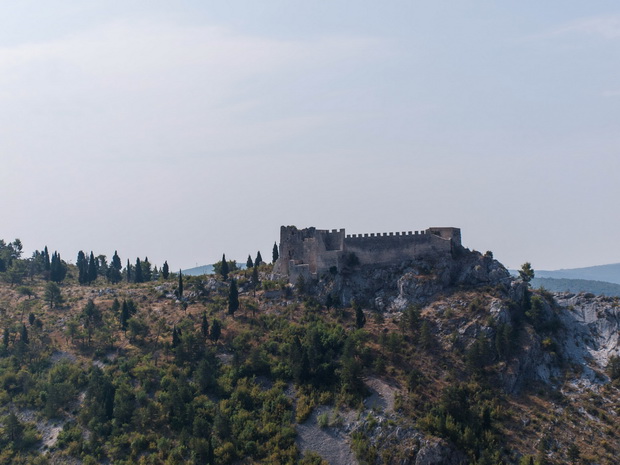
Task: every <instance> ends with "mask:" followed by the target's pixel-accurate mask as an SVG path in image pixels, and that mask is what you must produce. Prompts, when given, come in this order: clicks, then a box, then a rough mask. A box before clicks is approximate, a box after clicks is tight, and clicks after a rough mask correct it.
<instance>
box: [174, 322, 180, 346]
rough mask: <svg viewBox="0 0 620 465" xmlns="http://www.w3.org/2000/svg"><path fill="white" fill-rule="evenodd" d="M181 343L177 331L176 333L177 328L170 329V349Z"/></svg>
mask: <svg viewBox="0 0 620 465" xmlns="http://www.w3.org/2000/svg"><path fill="white" fill-rule="evenodd" d="M180 343H181V338H180V337H179V331H177V327H176V326H174V327H173V328H172V348H173V349H174V348H175V347H177V346H178V345H179V344H180Z"/></svg>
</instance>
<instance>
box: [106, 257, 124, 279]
mask: <svg viewBox="0 0 620 465" xmlns="http://www.w3.org/2000/svg"><path fill="white" fill-rule="evenodd" d="M122 268H123V265H122V264H121V258H120V257H119V256H118V252H117V251H116V250H115V251H114V256H113V257H112V263H110V267H109V268H108V273H107V278H108V281H110V282H111V283H114V284H115V283H118V282H119V281H120V280H121V278H122V275H121V269H122Z"/></svg>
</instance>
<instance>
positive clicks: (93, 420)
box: [0, 250, 620, 465]
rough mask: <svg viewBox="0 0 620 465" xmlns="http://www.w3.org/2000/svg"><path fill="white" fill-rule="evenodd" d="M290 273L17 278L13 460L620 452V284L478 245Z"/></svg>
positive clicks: (10, 431)
mask: <svg viewBox="0 0 620 465" xmlns="http://www.w3.org/2000/svg"><path fill="white" fill-rule="evenodd" d="M271 273H272V270H271V267H270V266H269V265H261V267H260V269H259V271H258V273H255V274H254V278H253V277H252V275H253V270H243V271H236V272H234V273H231V275H230V276H229V277H228V278H227V279H223V277H221V276H214V275H211V276H198V277H185V278H184V280H183V289H182V290H181V289H180V288H179V279H178V276H171V277H170V278H169V279H168V280H164V279H163V278H159V280H158V281H151V282H146V283H138V284H136V283H127V282H124V283H118V284H110V283H108V282H106V281H105V280H104V279H103V278H98V279H97V280H96V281H94V282H93V283H92V284H90V285H80V284H78V283H77V282H76V279H75V278H74V277H72V275H73V276H76V275H77V273H76V272H75V270H72V269H70V270H69V273H68V277H67V278H66V279H65V280H64V281H63V282H62V283H60V286H59V291H60V294H61V298H60V299H59V300H55V301H51V300H50V299H49V293H48V289H49V287H50V284H49V282H48V281H46V280H45V279H43V277H38V276H33V278H32V279H31V280H30V279H29V280H27V281H25V282H23V283H21V285H20V284H11V283H6V284H0V309H1V311H0V324H1V327H2V329H3V334H4V337H3V340H2V346H1V347H0V402H1V404H0V409H1V410H2V411H1V416H0V423H1V429H0V433H1V435H0V463H7V464H8V463H11V464H13V463H17V464H19V463H24V464H25V463H41V464H43V463H76V464H78V463H121V464H124V463H126V464H129V463H141V464H142V463H143V464H159V463H162V464H163V463H166V464H171V463H207V464H215V463H217V464H236V463H239V464H241V463H243V464H253V463H291V464H292V463H300V464H324V463H331V464H355V463H359V464H392V463H397V464H417V465H431V464H465V463H471V464H498V463H505V464H520V463H527V464H529V463H538V464H543V463H549V464H563V463H571V462H572V463H590V464H612V463H616V461H617V454H618V452H620V435H619V433H618V432H617V424H618V415H619V414H620V392H619V390H618V385H619V383H620V381H619V379H620V362H618V361H617V359H616V356H617V355H618V334H619V332H618V331H619V329H620V328H619V327H618V324H619V321H620V319H619V315H618V311H619V310H618V307H619V305H618V300H617V299H608V298H607V299H606V298H596V297H593V296H589V295H585V294H577V295H570V294H563V295H552V294H550V293H548V292H544V291H535V290H532V289H530V287H529V286H528V284H527V283H525V282H522V281H520V280H517V279H513V278H510V277H509V275H508V272H507V271H506V270H505V268H504V267H503V266H502V265H501V264H500V263H498V262H497V261H495V260H493V258H492V256H491V255H490V254H486V255H481V254H479V253H477V252H470V251H466V250H464V251H463V253H462V254H460V255H459V256H457V257H454V258H453V259H451V260H441V261H437V262H433V263H431V262H418V263H416V262H413V263H404V264H402V265H400V266H397V267H387V268H374V269H372V268H356V267H354V266H353V267H351V268H350V269H348V270H343V272H342V273H340V274H329V275H328V276H323V277H321V279H320V280H319V281H317V282H312V283H298V285H297V286H293V285H289V284H286V283H285V282H284V281H278V280H274V279H273V276H272V274H271ZM233 279H234V282H235V284H234V286H233V284H232V280H233ZM255 279H258V280H259V282H258V283H257V282H256V280H255ZM233 287H234V288H235V289H236V291H237V292H238V300H239V306H238V308H237V307H236V306H235V305H233V301H231V299H232V297H231V296H232V295H233V294H234V293H233V291H232V288H233ZM616 365H617V366H616Z"/></svg>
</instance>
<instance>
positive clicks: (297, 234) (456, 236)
mask: <svg viewBox="0 0 620 465" xmlns="http://www.w3.org/2000/svg"><path fill="white" fill-rule="evenodd" d="M458 247H461V230H460V229H459V228H447V227H441V228H428V229H426V230H423V231H402V232H383V233H364V234H348V235H347V234H345V230H344V229H332V230H326V229H316V228H305V229H298V228H296V227H295V226H282V227H281V228H280V254H279V259H278V261H277V262H276V265H275V268H274V272H275V273H277V274H280V275H286V276H288V277H289V280H291V281H295V279H297V278H298V277H299V276H304V277H308V278H312V277H316V276H317V275H318V274H319V273H323V272H326V271H332V270H341V268H342V267H343V266H345V263H347V262H350V257H351V256H352V254H354V255H355V257H356V260H355V261H356V262H357V263H359V264H360V265H377V266H381V265H390V264H396V263H402V262H403V261H407V260H416V259H421V258H432V257H438V256H442V255H448V254H451V253H452V252H453V250H454V249H455V248H458Z"/></svg>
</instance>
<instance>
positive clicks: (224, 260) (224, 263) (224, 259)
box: [220, 254, 229, 281]
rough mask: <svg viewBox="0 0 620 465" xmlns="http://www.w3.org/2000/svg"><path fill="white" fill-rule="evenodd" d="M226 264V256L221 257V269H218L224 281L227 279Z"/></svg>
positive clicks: (227, 270)
mask: <svg viewBox="0 0 620 465" xmlns="http://www.w3.org/2000/svg"><path fill="white" fill-rule="evenodd" d="M228 272H229V269H228V262H227V261H226V254H223V255H222V267H221V268H220V274H221V275H222V278H224V281H226V280H227V279H228Z"/></svg>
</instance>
